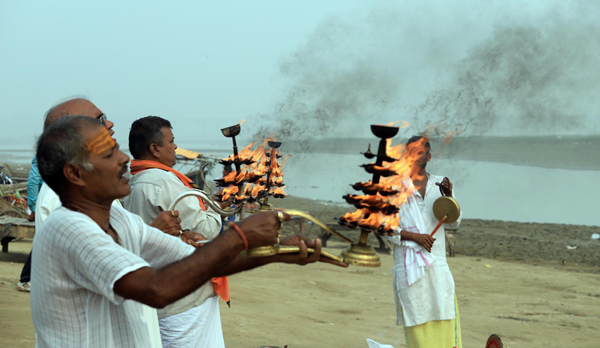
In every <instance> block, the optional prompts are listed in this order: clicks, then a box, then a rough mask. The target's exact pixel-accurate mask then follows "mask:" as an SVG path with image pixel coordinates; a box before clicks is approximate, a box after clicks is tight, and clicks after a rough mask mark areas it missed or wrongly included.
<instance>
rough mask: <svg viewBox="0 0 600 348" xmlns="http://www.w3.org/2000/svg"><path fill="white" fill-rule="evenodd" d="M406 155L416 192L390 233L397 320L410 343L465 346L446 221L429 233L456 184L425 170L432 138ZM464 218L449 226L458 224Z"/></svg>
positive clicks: (408, 184) (423, 347)
mask: <svg viewBox="0 0 600 348" xmlns="http://www.w3.org/2000/svg"><path fill="white" fill-rule="evenodd" d="M406 156H407V157H405V159H406V160H408V161H409V162H410V163H411V164H410V173H409V176H410V178H409V179H407V180H406V181H405V183H404V185H405V186H404V187H405V189H406V190H407V191H408V192H412V194H411V196H409V197H408V199H407V201H406V203H404V204H403V205H402V207H401V210H400V212H399V215H400V227H399V228H398V229H397V230H396V231H397V235H395V236H392V237H386V238H387V239H388V240H389V241H390V242H392V244H393V246H394V269H393V288H394V293H395V302H396V314H397V315H396V317H397V324H398V325H403V326H404V333H405V338H406V344H407V347H409V348H415V347H417V348H428V347H446V346H448V347H459V348H460V347H462V339H461V334H460V321H459V319H458V308H457V306H456V302H455V298H456V297H455V293H454V278H453V277H452V273H450V268H449V267H448V263H447V262H446V244H445V226H444V225H442V226H441V227H440V228H439V229H438V231H437V232H436V234H435V239H434V238H432V237H431V236H430V234H431V232H432V231H433V230H434V228H435V227H436V225H437V224H438V222H439V221H438V220H437V219H436V218H435V216H434V215H433V203H434V202H435V200H436V199H438V198H439V197H441V196H442V192H443V195H448V196H452V195H453V191H452V183H451V182H450V180H449V179H448V178H445V177H442V176H437V175H431V174H429V173H428V172H427V171H426V166H427V163H428V162H429V160H430V159H431V153H430V144H429V141H428V140H427V138H424V137H419V136H417V137H413V138H411V139H409V141H408V143H407V153H406ZM461 217H462V213H461ZM461 217H459V219H458V220H457V221H456V222H454V223H452V224H446V226H448V227H454V228H456V227H458V225H459V224H460V221H461Z"/></svg>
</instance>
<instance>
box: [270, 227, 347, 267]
mask: <svg viewBox="0 0 600 348" xmlns="http://www.w3.org/2000/svg"><path fill="white" fill-rule="evenodd" d="M281 245H292V246H299V247H300V253H299V254H280V255H277V258H278V261H279V262H284V263H294V264H297V265H306V264H309V263H313V262H316V261H319V262H325V263H330V264H332V265H336V266H340V267H348V264H345V263H343V262H339V261H336V260H333V259H330V258H328V257H325V256H323V255H321V240H320V239H319V238H317V239H315V240H314V241H313V240H311V239H310V238H308V237H306V236H304V235H301V234H297V235H293V236H289V237H286V238H283V239H282V240H281ZM308 248H313V249H314V250H315V252H314V253H311V254H309V253H308Z"/></svg>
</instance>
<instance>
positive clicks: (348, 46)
mask: <svg viewBox="0 0 600 348" xmlns="http://www.w3.org/2000/svg"><path fill="white" fill-rule="evenodd" d="M571 4H572V6H571V7H569V8H567V10H565V8H564V6H563V7H562V8H560V9H558V8H556V9H552V8H545V9H544V11H538V12H539V13H538V12H536V14H535V15H531V16H525V17H523V18H518V19H517V18H516V17H515V18H513V17H511V16H508V15H507V16H505V17H506V18H511V19H510V20H509V19H505V18H504V17H503V16H496V17H503V19H502V20H501V21H496V22H495V23H494V24H489V23H487V22H486V19H485V18H482V19H479V22H477V20H475V19H473V18H476V17H477V16H480V14H479V13H477V9H474V10H472V11H464V13H461V15H456V17H453V18H442V17H440V16H439V14H436V13H426V14H425V13H421V14H419V13H416V12H415V10H414V9H412V10H411V11H408V10H406V9H401V8H398V7H386V8H377V9H373V10H371V11H370V12H368V13H366V14H347V15H345V16H338V17H331V18H329V19H327V20H326V21H325V22H323V23H322V24H321V25H320V26H319V27H318V28H317V29H316V30H315V31H314V32H313V33H311V34H310V36H309V37H308V38H307V39H306V41H305V42H304V43H302V44H301V45H300V46H298V48H297V49H296V51H295V52H294V53H293V54H291V55H289V56H287V57H285V58H284V59H283V60H282V62H281V65H280V74H281V79H282V82H283V86H284V87H283V88H282V97H281V102H280V103H279V104H278V105H277V106H276V107H275V108H274V110H272V111H271V112H270V113H268V114H266V115H261V116H260V117H261V120H260V121H259V122H256V123H259V124H262V125H267V126H264V127H263V129H261V130H260V132H261V133H262V134H268V133H271V132H273V133H274V134H275V137H276V138H277V139H278V140H284V141H285V140H287V139H297V138H320V137H356V136H369V134H368V124H369V123H387V122H390V121H395V120H407V121H409V122H411V123H412V124H413V125H412V127H411V130H410V132H411V133H418V132H423V131H425V130H426V129H427V128H428V127H430V126H431V125H436V126H437V129H443V130H459V131H464V134H466V135H519V134H520V135H547V134H568V133H571V134H577V133H588V134H589V133H590V132H594V131H598V128H597V125H595V124H594V123H595V120H596V118H597V116H598V114H599V111H600V104H599V103H598V102H597V101H596V99H597V98H596V95H598V92H599V87H598V83H597V81H598V77H599V76H600V65H598V64H597V63H596V61H597V58H596V57H598V54H599V53H600V35H599V34H600V24H598V21H596V20H595V18H594V17H596V16H595V15H594V13H597V8H598V6H597V5H595V4H593V3H587V2H585V3H584V2H579V3H575V2H573V3H571ZM463 5H464V4H463ZM557 6H558V5H557ZM464 7H465V9H467V8H468V7H467V6H464ZM550 7H551V6H550ZM592 10H593V11H592ZM499 11H500V12H502V10H499ZM511 11H512V12H515V13H516V12H519V11H517V10H516V9H513V10H509V9H506V13H507V14H509V13H510V12H511ZM417 12H418V11H417ZM487 15H489V16H491V15H490V13H489V11H488V13H487ZM481 17H485V16H482V15H481ZM469 21H470V22H471V29H470V30H471V32H468V30H467V29H465V28H467V27H468V26H466V27H464V28H463V27H460V24H459V23H462V22H469ZM478 26H480V27H481V28H480V30H479V31H477V30H473V29H472V28H473V27H474V28H476V29H477V27H478Z"/></svg>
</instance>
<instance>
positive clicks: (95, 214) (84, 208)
mask: <svg viewBox="0 0 600 348" xmlns="http://www.w3.org/2000/svg"><path fill="white" fill-rule="evenodd" d="M61 201H62V203H63V206H64V207H65V208H68V209H71V210H74V211H77V212H80V213H82V214H85V215H87V216H88V217H89V218H90V219H92V220H94V222H95V223H97V224H98V226H100V228H102V229H103V230H104V231H106V230H108V228H109V226H110V208H111V205H112V201H109V202H106V203H97V202H93V201H90V200H88V199H85V198H83V197H74V198H73V197H71V198H69V199H67V200H63V199H62V198H61Z"/></svg>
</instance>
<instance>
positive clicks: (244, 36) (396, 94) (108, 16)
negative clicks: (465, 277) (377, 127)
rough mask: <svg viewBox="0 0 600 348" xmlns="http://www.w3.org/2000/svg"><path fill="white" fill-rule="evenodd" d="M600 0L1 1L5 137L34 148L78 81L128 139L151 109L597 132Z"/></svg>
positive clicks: (185, 125) (183, 135)
mask: <svg viewBox="0 0 600 348" xmlns="http://www.w3.org/2000/svg"><path fill="white" fill-rule="evenodd" d="M592 4H593V3H592V2H589V3H588V2H566V4H564V2H562V1H486V2H481V1H444V2H439V1H429V2H427V1H351V0H336V1H332V0H328V1H306V0H304V1H221V2H217V1H202V2H200V1H175V2H166V1H160V2H159V1H109V0H105V1H102V2H97V3H96V4H90V3H88V2H82V1H8V0H1V1H0V66H1V67H2V68H1V69H0V115H1V117H2V129H3V132H2V139H1V140H0V147H4V148H5V147H7V146H11V145H13V146H14V145H19V146H21V145H22V146H24V147H29V146H33V142H34V138H35V136H36V135H37V134H39V133H40V132H41V128H42V116H43V114H44V112H45V111H46V110H47V109H48V108H49V107H50V106H52V105H53V104H54V103H56V102H57V101H59V100H61V99H63V98H66V97H69V96H72V95H80V94H81V95H85V96H87V97H89V98H90V99H91V100H92V101H93V102H95V103H96V104H97V105H98V106H99V107H100V108H101V109H102V110H103V111H104V112H105V113H106V114H107V116H108V117H109V119H111V120H112V121H114V122H115V123H116V127H115V130H116V135H117V138H118V140H119V141H120V142H121V143H122V144H126V143H127V141H126V139H127V133H128V130H129V125H130V124H131V122H132V121H133V120H135V119H136V118H139V117H142V116H146V115H150V114H152V115H159V116H163V117H165V118H167V119H170V120H171V121H172V123H173V125H174V128H175V135H176V137H177V138H178V139H179V142H180V144H181V142H182V141H183V142H184V143H188V144H191V143H194V144H195V143H201V142H203V140H204V139H208V140H211V139H222V136H221V135H220V132H219V131H218V129H219V128H222V127H225V126H229V125H232V124H235V123H237V122H238V121H240V120H241V119H248V121H247V124H246V126H247V127H248V128H247V129H248V132H250V131H256V130H257V129H258V128H259V127H261V126H264V125H265V123H266V122H268V123H269V125H270V127H269V128H270V130H275V131H278V130H281V129H282V127H281V126H282V125H283V126H284V127H288V123H287V122H288V121H295V122H296V123H295V124H293V125H291V126H289V127H288V128H290V127H298V125H301V126H302V127H303V128H305V129H307V130H308V132H309V133H310V132H313V128H311V127H314V134H315V135H320V136H327V135H335V136H339V135H348V134H344V133H343V132H341V133H339V134H337V133H335V132H333V133H330V130H331V128H329V127H330V125H331V124H333V122H337V121H339V120H341V121H343V122H344V123H347V124H352V125H353V126H351V127H349V128H347V130H349V131H351V132H358V133H360V134H358V135H368V122H386V123H387V122H390V121H394V120H399V119H408V120H412V119H413V118H414V117H415V115H416V116H418V118H419V120H420V121H421V123H426V122H427V121H428V120H429V119H431V120H432V121H435V120H436V119H437V118H439V117H440V115H442V114H443V115H442V116H444V117H442V118H444V119H445V120H446V121H447V122H448V119H453V120H455V121H456V122H457V123H461V122H462V123H465V122H471V121H473V119H477V121H476V122H472V123H471V124H473V126H472V127H471V129H480V130H481V132H482V133H485V132H488V133H489V134H511V132H512V129H513V128H518V129H517V130H516V131H515V132H516V133H517V134H518V133H532V134H537V133H538V132H537V131H536V127H537V126H536V123H538V124H540V123H546V124H554V123H557V122H558V123H560V122H561V120H563V119H565V118H566V119H568V120H569V121H568V122H571V121H573V122H575V123H577V125H576V126H575V127H571V128H569V126H568V124H567V123H565V125H566V126H564V127H563V126H562V125H559V126H556V127H550V128H548V129H546V128H544V129H543V130H542V131H540V133H569V132H570V133H588V134H589V133H598V130H599V128H598V122H597V116H598V110H600V107H599V105H598V102H596V101H595V100H596V99H597V98H596V97H595V96H596V94H595V92H597V91H598V87H597V84H598V83H597V81H599V79H598V78H599V77H600V76H599V74H598V72H599V71H600V70H599V68H598V66H597V63H596V62H597V55H595V53H597V52H598V51H597V49H598V47H600V45H598V40H599V39H598V37H599V35H596V34H598V33H600V30H599V31H596V30H597V29H598V25H597V24H596V23H595V22H596V21H597V18H600V17H599V16H598V14H599V12H598V7H597V6H595V5H592ZM553 43H556V44H553ZM568 45H573V46H572V47H571V46H568ZM521 47H522V48H523V50H525V53H523V52H521V49H520V48H521ZM532 47H533V48H532ZM573 47H575V49H572V48H573ZM546 49H547V50H546ZM580 51H581V54H579V52H580ZM506 52H509V53H506ZM574 52H576V53H577V54H575V53H574ZM563 53H564V56H563ZM528 55H529V56H528ZM496 57H498V58H497V59H496ZM532 57H533V58H534V59H532ZM538 58H539V59H538ZM497 61H499V62H500V63H497ZM577 67H581V69H579V70H578V69H577ZM473 69H474V70H473ZM473 76H475V77H473ZM465 81H466V82H465ZM515 91H518V93H517V92H515ZM449 100H450V101H451V102H449ZM455 100H458V101H457V102H455ZM530 101H531V103H530ZM444 103H445V104H444ZM483 103H486V104H485V106H482V105H483ZM433 104H435V105H441V104H444V105H445V109H444V110H443V111H440V109H437V108H436V107H437V106H436V107H432V105H433ZM473 105H476V106H475V109H473ZM507 105H508V106H507ZM540 110H541V111H540ZM549 112H550V113H553V115H551V116H552V117H551V118H546V117H547V114H548V113H549ZM449 113H450V114H451V115H450V116H449ZM457 115H458V116H457ZM465 115H466V116H465ZM505 115H506V117H507V119H510V120H511V121H510V122H505V121H502V120H504V118H503V117H505ZM530 115H534V116H535V117H537V118H535V117H533V116H532V118H528V117H530ZM563 116H564V117H563ZM511 117H512V118H511ZM366 119H368V122H367V121H365V120H366ZM500 119H502V120H500ZM481 120H483V121H481ZM512 120H520V121H519V122H521V123H520V124H518V125H516V126H515V127H513V126H512V125H513V121H512ZM540 120H541V122H540ZM453 122H454V121H453ZM515 122H516V121H515ZM496 124H497V126H496ZM531 124H533V125H534V126H532V125H531ZM476 127H479V128H476ZM528 129H529V130H528ZM361 130H364V132H363V131H361ZM361 132H362V133H361ZM352 134H355V133H352Z"/></svg>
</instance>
